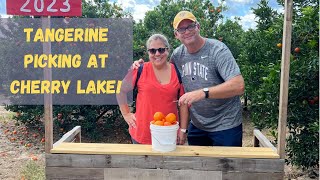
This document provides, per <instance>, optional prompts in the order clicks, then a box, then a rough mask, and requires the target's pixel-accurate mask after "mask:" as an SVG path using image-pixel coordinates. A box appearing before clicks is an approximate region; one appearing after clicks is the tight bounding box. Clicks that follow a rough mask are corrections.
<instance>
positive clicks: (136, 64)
mask: <svg viewBox="0 0 320 180" xmlns="http://www.w3.org/2000/svg"><path fill="white" fill-rule="evenodd" d="M143 63H144V60H143V59H139V60H137V61H134V62H133V64H132V66H131V69H138V68H139V67H140V64H143Z"/></svg>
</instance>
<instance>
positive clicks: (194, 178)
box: [104, 168, 222, 180]
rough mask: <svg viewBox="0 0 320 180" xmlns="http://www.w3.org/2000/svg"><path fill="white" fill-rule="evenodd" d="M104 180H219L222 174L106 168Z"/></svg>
mask: <svg viewBox="0 0 320 180" xmlns="http://www.w3.org/2000/svg"><path fill="white" fill-rule="evenodd" d="M104 173H105V178H104V179H105V180H107V179H110V180H115V179H116V180H121V179H123V180H128V179H130V180H150V179H152V180H164V179H167V180H179V179H181V180H184V179H188V180H200V179H201V180H221V178H222V172H219V171H197V170H192V171H190V170H168V169H134V168H131V169H128V168H106V169H105V171H104Z"/></svg>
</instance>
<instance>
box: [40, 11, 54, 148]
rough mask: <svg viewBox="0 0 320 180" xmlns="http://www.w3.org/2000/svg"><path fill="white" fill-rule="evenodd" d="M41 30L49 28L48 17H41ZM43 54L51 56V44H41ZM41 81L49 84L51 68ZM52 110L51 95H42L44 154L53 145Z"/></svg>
mask: <svg viewBox="0 0 320 180" xmlns="http://www.w3.org/2000/svg"><path fill="white" fill-rule="evenodd" d="M41 20H42V29H46V28H50V17H41ZM43 54H51V42H44V43H43ZM43 79H44V80H48V81H50V82H51V80H52V72H51V68H47V67H45V68H44V69H43ZM52 113H53V109H52V94H51V93H49V94H47V93H45V94H44V122H45V152H46V153H50V150H51V149H52V144H53V120H52V119H53V116H52Z"/></svg>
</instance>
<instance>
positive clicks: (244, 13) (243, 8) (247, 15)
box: [0, 0, 283, 29]
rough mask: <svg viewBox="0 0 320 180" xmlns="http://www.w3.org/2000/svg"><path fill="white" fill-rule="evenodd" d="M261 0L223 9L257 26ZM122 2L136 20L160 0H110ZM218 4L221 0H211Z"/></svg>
mask: <svg viewBox="0 0 320 180" xmlns="http://www.w3.org/2000/svg"><path fill="white" fill-rule="evenodd" d="M259 1H260V0H225V2H224V4H225V5H226V6H227V8H228V10H227V11H223V12H222V13H223V15H224V16H225V18H226V19H233V18H234V17H240V18H241V21H240V23H241V25H242V27H243V28H244V29H248V28H255V26H256V23H255V20H256V19H255V16H254V14H253V13H252V10H251V7H257V4H258V3H259ZM110 2H116V3H118V4H120V5H121V6H122V7H123V9H124V10H126V11H129V12H131V13H132V15H133V18H134V19H135V20H139V19H143V18H144V15H145V13H146V12H147V11H149V10H152V9H153V8H154V7H155V6H157V5H159V3H160V0H110ZM211 2H212V3H213V4H214V5H215V6H217V5H218V4H219V3H221V0H211ZM269 6H271V7H272V8H273V9H275V10H277V11H278V12H283V8H282V7H281V6H279V5H278V4H277V1H276V0H269ZM0 15H1V16H2V17H7V15H6V0H0Z"/></svg>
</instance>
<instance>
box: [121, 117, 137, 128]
mask: <svg viewBox="0 0 320 180" xmlns="http://www.w3.org/2000/svg"><path fill="white" fill-rule="evenodd" d="M123 118H124V120H125V121H126V122H127V124H128V125H129V128H136V127H137V125H136V116H135V115H134V114H133V113H127V114H125V115H123Z"/></svg>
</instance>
